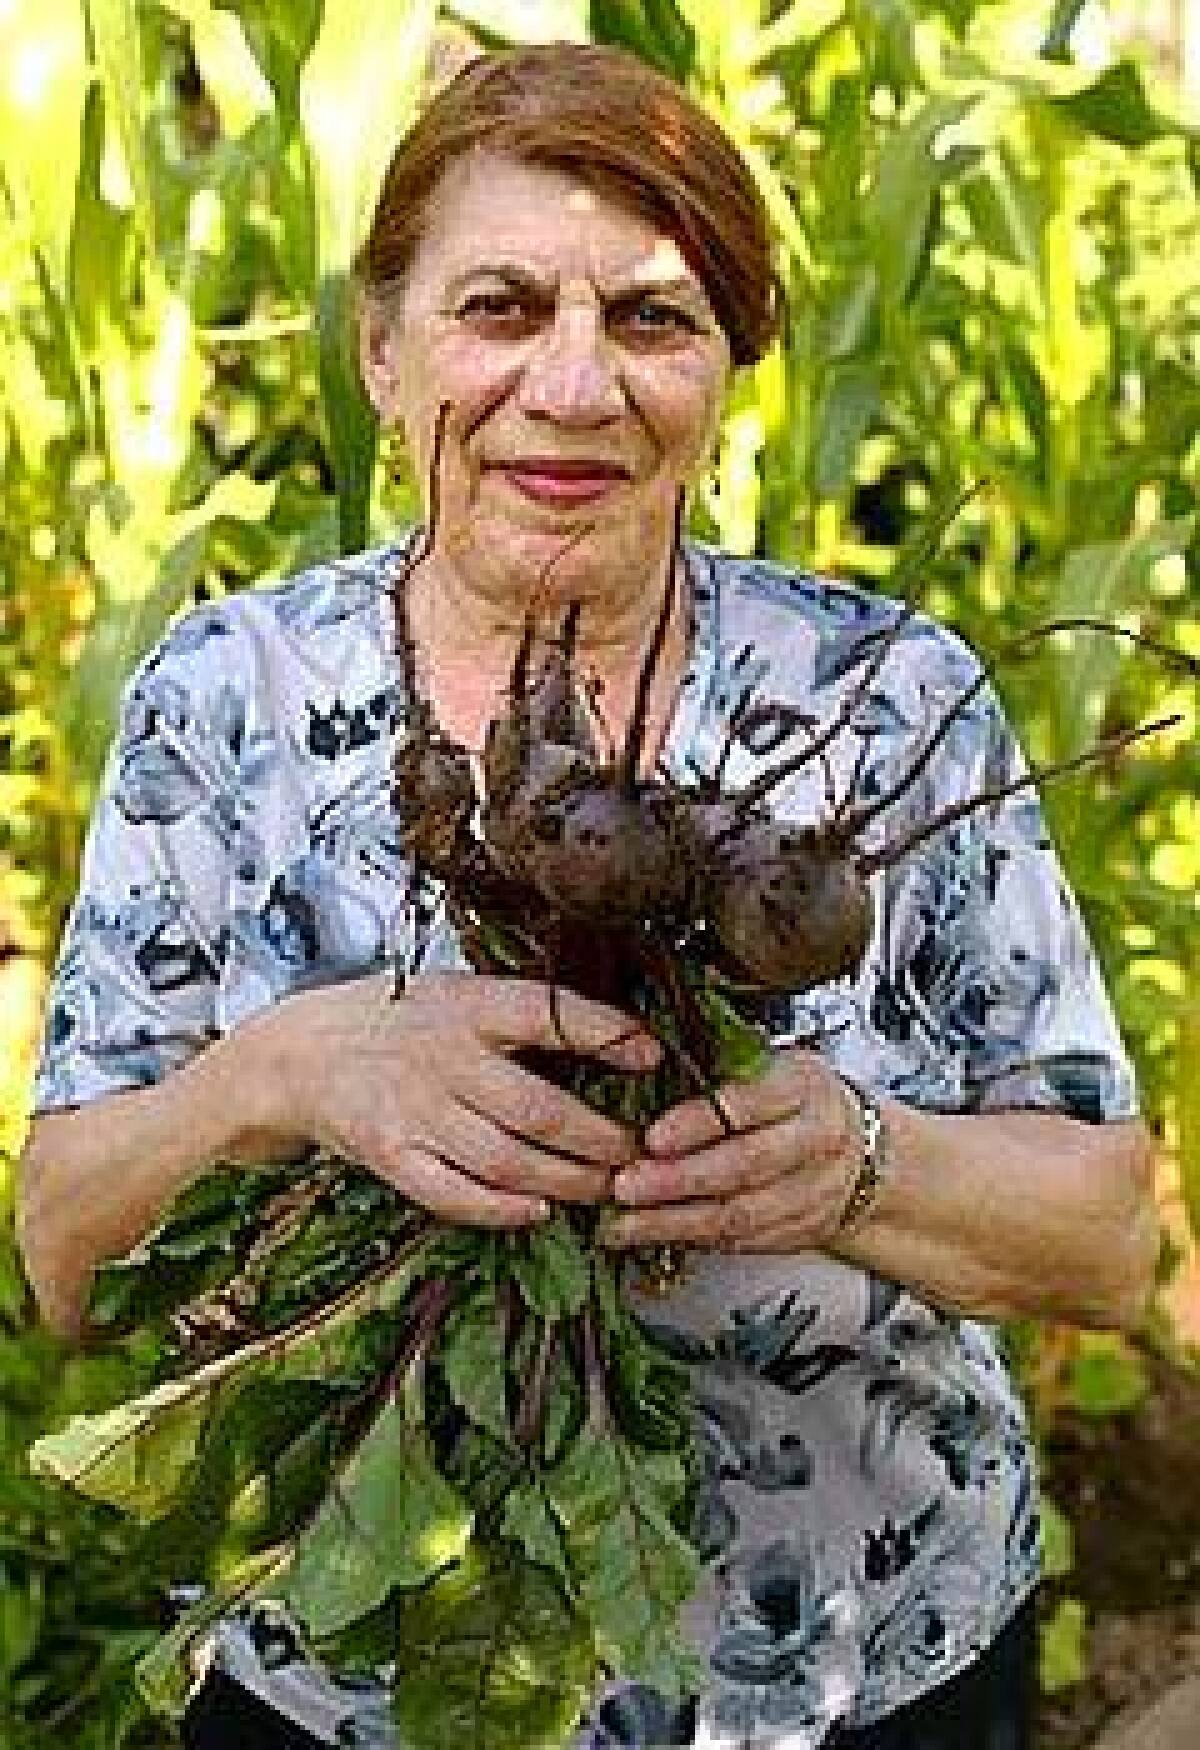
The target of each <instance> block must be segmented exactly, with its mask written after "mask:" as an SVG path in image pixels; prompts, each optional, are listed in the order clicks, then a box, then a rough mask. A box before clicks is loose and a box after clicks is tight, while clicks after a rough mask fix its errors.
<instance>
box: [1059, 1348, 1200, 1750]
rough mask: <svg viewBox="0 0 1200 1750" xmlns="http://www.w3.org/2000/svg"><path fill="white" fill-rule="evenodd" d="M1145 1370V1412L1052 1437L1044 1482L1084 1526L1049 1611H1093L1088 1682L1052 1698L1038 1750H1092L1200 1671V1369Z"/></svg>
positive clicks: (1067, 1416) (1081, 1423)
mask: <svg viewBox="0 0 1200 1750" xmlns="http://www.w3.org/2000/svg"><path fill="white" fill-rule="evenodd" d="M1146 1369H1147V1375H1148V1379H1149V1390H1148V1392H1147V1394H1146V1396H1145V1397H1144V1398H1143V1399H1142V1401H1141V1403H1140V1404H1139V1405H1138V1406H1137V1408H1136V1409H1134V1410H1132V1411H1131V1412H1129V1413H1128V1414H1126V1415H1122V1416H1113V1417H1106V1418H1104V1419H1102V1420H1096V1421H1093V1420H1090V1419H1088V1418H1086V1417H1083V1416H1079V1415H1075V1414H1071V1413H1067V1412H1062V1413H1060V1414H1057V1415H1056V1416H1055V1420H1054V1426H1053V1429H1052V1430H1051V1432H1050V1433H1049V1434H1048V1435H1047V1436H1046V1438H1045V1442H1044V1447H1043V1484H1044V1487H1045V1489H1046V1491H1047V1493H1048V1494H1050V1495H1051V1496H1052V1497H1053V1499H1054V1500H1055V1502H1056V1503H1057V1504H1058V1506H1059V1507H1061V1509H1062V1510H1063V1512H1065V1513H1066V1514H1067V1516H1068V1517H1069V1519H1070V1520H1071V1524H1072V1526H1073V1527H1074V1531H1075V1568H1074V1571H1073V1572H1072V1573H1071V1574H1070V1575H1068V1576H1067V1577H1066V1578H1065V1579H1064V1580H1063V1581H1059V1582H1055V1583H1054V1584H1053V1585H1052V1586H1048V1587H1047V1588H1046V1592H1047V1596H1046V1597H1045V1598H1044V1600H1043V1609H1044V1611H1045V1612H1046V1613H1047V1614H1048V1613H1049V1611H1050V1610H1051V1609H1052V1608H1053V1606H1054V1604H1055V1603H1056V1602H1057V1600H1058V1599H1059V1598H1060V1597H1062V1596H1063V1595H1064V1594H1069V1595H1071V1596H1074V1597H1076V1598H1078V1599H1080V1600H1081V1601H1082V1603H1083V1605H1084V1608H1085V1610H1086V1613H1087V1622H1088V1633H1087V1654H1088V1660H1087V1663H1088V1674H1087V1678H1086V1680H1085V1681H1084V1682H1083V1683H1081V1684H1076V1685H1073V1686H1072V1687H1071V1688H1069V1689H1065V1690H1060V1691H1059V1692H1058V1694H1057V1695H1052V1696H1044V1697H1043V1698H1042V1701H1041V1707H1040V1721H1039V1731H1038V1737H1037V1744H1038V1750H1084V1747H1085V1746H1087V1745H1090V1744H1091V1743H1092V1742H1093V1741H1094V1739H1095V1738H1096V1736H1097V1735H1098V1734H1099V1733H1100V1732H1101V1731H1102V1730H1103V1728H1104V1727H1105V1726H1106V1725H1107V1724H1108V1723H1109V1722H1110V1721H1111V1720H1112V1719H1114V1718H1115V1717H1116V1715H1118V1714H1121V1713H1129V1712H1133V1711H1136V1710H1140V1709H1141V1708H1144V1707H1149V1706H1150V1705H1151V1703H1153V1702H1154V1701H1156V1700H1157V1699H1158V1698H1159V1697H1160V1696H1161V1695H1162V1694H1163V1693H1164V1691H1166V1690H1167V1689H1169V1688H1170V1687H1171V1685H1172V1684H1173V1683H1176V1682H1178V1681H1180V1680H1181V1679H1183V1678H1184V1677H1186V1676H1188V1675H1190V1674H1192V1673H1195V1672H1200V1487H1197V1484H1198V1482H1200V1368H1196V1367H1182V1366H1179V1365H1176V1364H1172V1363H1169V1362H1166V1361H1163V1360H1160V1359H1158V1358H1156V1357H1153V1356H1152V1357H1150V1358H1149V1359H1148V1360H1147V1363H1146ZM1198 1741H1200V1736H1198Z"/></svg>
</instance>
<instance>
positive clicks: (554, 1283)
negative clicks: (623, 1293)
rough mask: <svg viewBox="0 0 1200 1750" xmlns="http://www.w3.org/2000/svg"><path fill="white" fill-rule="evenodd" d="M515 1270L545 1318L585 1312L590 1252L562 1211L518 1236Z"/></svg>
mask: <svg viewBox="0 0 1200 1750" xmlns="http://www.w3.org/2000/svg"><path fill="white" fill-rule="evenodd" d="M512 1273H513V1275H514V1276H515V1277H516V1279H517V1282H518V1284H519V1285H520V1289H521V1293H522V1294H523V1295H524V1297H525V1300H526V1302H527V1303H528V1305H529V1306H531V1307H532V1308H533V1310H534V1312H536V1313H540V1314H541V1316H542V1318H544V1319H556V1320H557V1319H565V1318H570V1317H572V1316H573V1315H574V1314H575V1313H577V1312H582V1310H583V1308H584V1306H585V1304H586V1302H587V1298H588V1294H589V1293H590V1291H591V1283H592V1275H591V1270H590V1269H589V1267H588V1260H587V1256H586V1254H585V1253H584V1250H583V1248H582V1246H581V1245H580V1242H579V1240H578V1239H577V1238H576V1236H575V1232H574V1230H573V1228H572V1227H571V1224H570V1222H569V1221H568V1219H567V1217H566V1216H565V1215H564V1214H562V1212H561V1211H560V1212H558V1213H556V1214H555V1215H554V1216H552V1218H551V1219H550V1220H549V1221H547V1222H545V1223H543V1225H542V1226H541V1227H538V1228H536V1229H533V1230H532V1231H530V1232H528V1233H526V1234H523V1235H521V1236H520V1237H519V1238H518V1240H517V1242H516V1244H515V1245H514V1247H513V1252H512Z"/></svg>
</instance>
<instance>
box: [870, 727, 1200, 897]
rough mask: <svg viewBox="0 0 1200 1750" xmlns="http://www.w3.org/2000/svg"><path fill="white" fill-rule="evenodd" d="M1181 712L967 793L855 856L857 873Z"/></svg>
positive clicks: (1157, 730) (885, 863) (889, 862)
mask: <svg viewBox="0 0 1200 1750" xmlns="http://www.w3.org/2000/svg"><path fill="white" fill-rule="evenodd" d="M1182 721H1183V715H1182V713H1181V712H1179V711H1175V712H1173V713H1172V714H1171V716H1169V717H1158V718H1155V719H1154V720H1153V721H1152V722H1150V723H1139V724H1138V725H1137V727H1136V728H1134V729H1125V730H1121V731H1120V732H1119V733H1118V734H1115V735H1105V736H1102V737H1101V738H1100V739H1099V740H1098V741H1095V742H1093V743H1092V745H1091V747H1085V748H1084V750H1083V752H1082V753H1077V754H1074V755H1073V756H1072V757H1071V758H1070V759H1065V760H1055V761H1053V762H1052V763H1051V764H1048V765H1044V766H1031V767H1030V769H1029V770H1028V771H1027V772H1026V773H1025V774H1024V775H1023V776H1022V777H1020V778H1013V779H1012V780H1011V781H1010V782H1009V783H1007V784H998V785H996V787H995V788H994V789H991V790H983V791H981V792H980V794H979V795H978V796H969V797H967V798H966V800H965V801H962V802H955V803H952V804H951V805H950V807H948V808H944V809H942V811H941V813H940V814H935V815H934V816H933V817H932V819H930V820H927V821H925V822H924V823H923V824H922V825H921V826H919V827H917V828H915V829H914V830H913V831H912V832H910V833H908V834H907V835H906V836H905V837H904V838H902V839H899V840H897V841H895V842H894V843H892V844H889V845H883V846H881V847H880V849H879V850H878V851H874V852H872V853H871V854H870V855H869V856H866V857H859V858H858V859H857V862H858V868H859V873H860V874H861V875H862V876H863V877H864V879H865V878H866V877H868V876H870V875H873V874H874V873H875V872H876V870H877V869H890V868H892V867H893V865H894V864H896V863H899V862H901V861H902V860H903V859H904V858H905V857H907V856H909V855H910V853H911V852H912V851H914V850H915V849H916V848H917V846H918V845H920V844H923V843H924V842H925V840H926V839H929V838H932V837H933V836H934V834H935V833H939V832H944V831H945V829H946V828H947V827H948V826H953V825H954V823H955V822H956V821H959V820H964V819H965V818H966V817H967V816H968V815H971V814H975V813H977V812H978V810H979V809H981V808H987V807H989V806H990V805H991V804H992V803H995V802H1003V801H1004V799H1005V798H1006V797H1008V796H1015V795H1016V794H1017V793H1018V792H1019V791H1021V790H1028V789H1029V788H1030V787H1031V786H1032V785H1034V784H1044V783H1047V782H1049V781H1050V780H1051V779H1053V778H1063V777H1066V776H1067V775H1068V774H1069V773H1070V772H1077V771H1079V769H1080V768H1081V767H1082V766H1092V765H1095V764H1096V763H1097V762H1098V761H1099V760H1103V759H1107V758H1108V756H1109V755H1110V754H1115V753H1120V751H1121V750H1122V749H1123V748H1126V747H1129V746H1130V745H1131V744H1132V743H1133V742H1135V741H1144V740H1145V739H1146V738H1147V736H1151V735H1159V734H1161V733H1162V731H1163V730H1164V729H1174V728H1175V727H1176V725H1177V724H1179V723H1182Z"/></svg>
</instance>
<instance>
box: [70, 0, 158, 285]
mask: <svg viewBox="0 0 1200 1750" xmlns="http://www.w3.org/2000/svg"><path fill="white" fill-rule="evenodd" d="M87 14H88V22H89V24H90V25H91V34H92V42H93V45H94V47H95V54H96V64H97V66H98V68H99V71H100V79H101V83H102V84H103V86H104V108H105V129H106V134H107V146H108V150H109V151H110V152H111V151H113V149H114V148H115V149H116V151H117V152H118V154H119V161H120V167H121V170H122V172H123V174H124V176H125V178H126V179H127V183H128V189H129V193H130V195H131V196H132V202H131V203H130V202H122V203H121V204H122V205H126V204H132V206H133V211H134V216H135V218H136V221H137V225H138V229H139V230H140V232H141V234H142V237H143V239H144V240H145V244H146V251H147V254H148V255H149V256H153V255H154V254H155V250H156V245H155V216H154V204H153V201H152V199H151V194H150V172H149V168H148V165H147V162H146V147H145V141H144V137H143V119H142V102H143V96H142V94H143V73H142V44H141V37H140V35H139V33H138V16H137V6H136V3H135V0H87ZM108 192H110V194H111V192H112V189H111V184H110V187H109V191H108Z"/></svg>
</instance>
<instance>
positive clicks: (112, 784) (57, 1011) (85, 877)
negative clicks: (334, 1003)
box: [33, 604, 246, 1114]
mask: <svg viewBox="0 0 1200 1750" xmlns="http://www.w3.org/2000/svg"><path fill="white" fill-rule="evenodd" d="M237 644H238V638H237V635H236V628H235V625H234V623H233V621H232V618H231V616H230V614H229V604H215V605H213V606H211V607H209V606H206V607H204V608H200V609H197V610H195V611H194V612H193V613H191V614H189V615H186V616H185V617H184V618H183V619H182V620H180V621H179V622H178V623H177V625H176V626H175V627H174V628H173V629H172V631H171V632H170V633H169V634H168V635H167V637H166V638H164V639H163V640H162V641H161V642H160V644H159V645H158V646H157V647H156V648H155V649H154V650H153V651H152V652H151V653H150V655H149V656H148V657H146V658H145V659H144V660H143V661H142V662H141V663H140V664H139V666H138V667H137V668H136V669H135V671H134V673H133V674H132V676H131V677H130V679H129V681H128V682H127V683H126V686H125V688H124V691H123V693H122V696H121V708H120V715H119V724H118V730H117V734H116V737H115V739H114V741H113V744H112V746H111V748H110V749H109V753H108V758H107V760H106V763H105V768H104V772H103V776H102V779H101V783H100V790H99V795H98V799H97V801H96V804H95V807H94V809H93V813H92V817H91V821H90V823H89V827H88V831H87V836H86V840H85V845H84V852H83V858H82V863H81V867H80V879H79V887H78V892H77V894H76V898H75V901H74V904H73V905H72V908H71V911H70V914H69V916H68V918H67V922H66V925H65V928H64V931H63V935H62V939H61V942H60V944H59V950H58V956H57V961H56V965H55V968H54V973H53V976H52V979H51V983H50V989H49V992H48V997H47V1006H46V1014H45V1025H44V1033H43V1039H42V1049H41V1056H40V1060H39V1063H38V1067H37V1072H36V1077H35V1082H34V1106H33V1109H34V1112H35V1114H37V1113H42V1112H47V1111H52V1110H57V1109H61V1108H67V1107H73V1106H79V1105H82V1104H84V1103H86V1102H87V1101H89V1100H92V1099H95V1098H97V1097H99V1096H101V1095H104V1094H108V1093H114V1092H118V1091H120V1090H123V1089H128V1088H137V1087H145V1086H148V1085H150V1084H152V1083H154V1082H157V1081H160V1080H161V1079H162V1078H163V1077H164V1076H165V1075H166V1074H167V1073H168V1072H169V1071H170V1070H172V1069H174V1068H177V1067H179V1066H180V1065H182V1064H183V1063H185V1062H186V1061H187V1060H188V1059H189V1058H191V1057H193V1056H194V1055H195V1054H196V1053H197V1052H199V1051H201V1050H202V1049H203V1048H204V1047H205V1045H206V1044H207V1043H208V1042H209V1041H211V1040H212V1039H213V1038H214V1037H215V1036H216V1032H217V1027H216V1020H215V1015H216V995H217V990H218V986H219V982H220V978H221V972H222V967H223V965H224V961H225V957H226V954H227V951H228V945H229V923H228V896H229V890H230V881H229V871H230V864H231V858H232V854H233V845H234V840H235V836H236V832H237V827H238V817H237V796H238V783H237V770H238V755H239V752H240V749H241V745H242V740H243V737H244V733H245V716H246V690H245V686H244V684H243V682H242V680H241V679H240V678H239V673H238V670H239V666H240V665H239V663H238V662H237V660H236V659H235V648H236V646H237Z"/></svg>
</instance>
